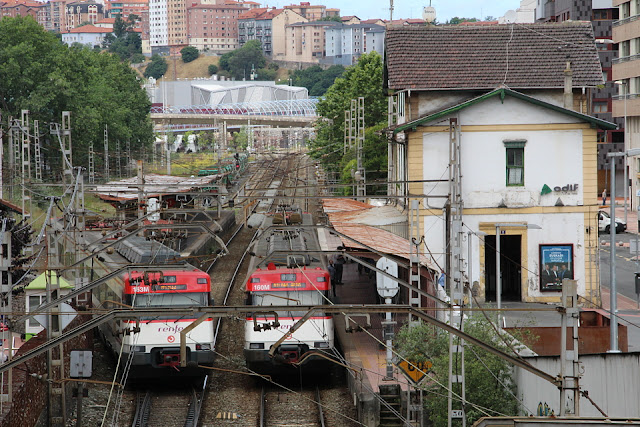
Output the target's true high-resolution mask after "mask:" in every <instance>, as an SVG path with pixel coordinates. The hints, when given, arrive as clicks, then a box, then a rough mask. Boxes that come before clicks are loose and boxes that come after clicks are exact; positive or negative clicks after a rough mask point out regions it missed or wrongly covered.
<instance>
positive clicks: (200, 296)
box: [131, 292, 208, 308]
mask: <svg viewBox="0 0 640 427" xmlns="http://www.w3.org/2000/svg"><path fill="white" fill-rule="evenodd" d="M132 300H133V304H131V305H133V306H134V307H140V308H145V307H202V306H205V305H207V300H208V298H207V294H206V293H205V292H187V293H161V294H160V293H158V294H136V295H134V296H133V298H132Z"/></svg>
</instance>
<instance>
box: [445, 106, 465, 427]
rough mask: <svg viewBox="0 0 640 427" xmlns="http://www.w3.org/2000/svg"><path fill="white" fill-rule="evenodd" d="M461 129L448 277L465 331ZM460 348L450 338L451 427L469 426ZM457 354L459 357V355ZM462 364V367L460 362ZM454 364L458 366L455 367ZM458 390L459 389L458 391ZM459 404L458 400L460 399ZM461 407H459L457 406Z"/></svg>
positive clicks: (454, 163) (452, 159)
mask: <svg viewBox="0 0 640 427" xmlns="http://www.w3.org/2000/svg"><path fill="white" fill-rule="evenodd" d="M460 166H461V165H460V128H459V126H458V119H457V118H451V119H449V198H450V199H449V208H450V212H451V214H450V215H449V220H450V225H449V231H450V239H449V241H448V242H447V243H448V245H447V246H448V247H449V250H448V251H447V252H449V253H450V255H449V256H448V257H447V262H448V263H449V262H450V263H451V266H450V267H449V266H448V268H447V269H448V271H449V274H448V275H447V284H448V290H449V295H450V301H451V309H450V311H449V316H450V317H449V320H450V322H451V325H452V326H453V327H455V328H458V329H460V330H463V324H462V323H463V311H462V308H463V306H464V293H463V290H464V284H463V271H464V270H465V260H464V258H463V255H462V254H463V251H462V245H463V242H462V241H463V239H464V233H463V231H462V209H463V201H462V171H461V168H460ZM457 339H458V340H459V341H458V342H459V344H454V337H453V334H449V388H448V390H449V391H448V401H447V409H448V415H447V425H448V426H449V427H451V425H452V423H453V419H460V420H461V422H462V426H463V427H465V426H466V417H465V403H466V402H465V372H464V341H463V340H462V339H460V338H457ZM456 353H457V355H456ZM458 360H460V366H459V367H458V366H457V364H458V363H457V361H458ZM454 361H455V365H456V366H454ZM454 384H460V387H459V389H460V392H459V393H458V394H459V395H460V396H461V397H462V401H461V402H460V403H459V404H460V406H459V408H454V407H453V406H454V401H453V385H454ZM456 388H457V389H458V387H456ZM456 401H457V399H456ZM456 406H457V404H456Z"/></svg>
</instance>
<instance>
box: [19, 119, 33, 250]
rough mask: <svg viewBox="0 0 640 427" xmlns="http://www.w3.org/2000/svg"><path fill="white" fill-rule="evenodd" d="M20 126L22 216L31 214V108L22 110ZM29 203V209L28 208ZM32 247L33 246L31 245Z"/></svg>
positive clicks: (25, 216)
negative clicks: (29, 192) (28, 192)
mask: <svg viewBox="0 0 640 427" xmlns="http://www.w3.org/2000/svg"><path fill="white" fill-rule="evenodd" d="M20 128H21V131H22V148H21V156H20V157H21V159H20V166H21V172H22V174H21V176H20V181H21V182H20V190H21V193H22V197H21V199H22V216H23V218H28V217H30V216H31V197H30V196H29V195H28V194H27V186H28V185H30V184H31V150H30V149H29V143H30V138H29V110H22V117H21V123H20ZM27 204H28V205H29V206H28V210H27ZM29 249H31V247H29Z"/></svg>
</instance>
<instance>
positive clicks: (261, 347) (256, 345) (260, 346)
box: [249, 342, 264, 350]
mask: <svg viewBox="0 0 640 427" xmlns="http://www.w3.org/2000/svg"><path fill="white" fill-rule="evenodd" d="M249 348H250V349H251V350H264V343H263V342H252V343H249Z"/></svg>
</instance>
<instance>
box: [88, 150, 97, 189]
mask: <svg viewBox="0 0 640 427" xmlns="http://www.w3.org/2000/svg"><path fill="white" fill-rule="evenodd" d="M95 155H96V153H95V151H94V149H93V142H91V144H89V184H95V182H96V166H95V163H94V162H95Z"/></svg>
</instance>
